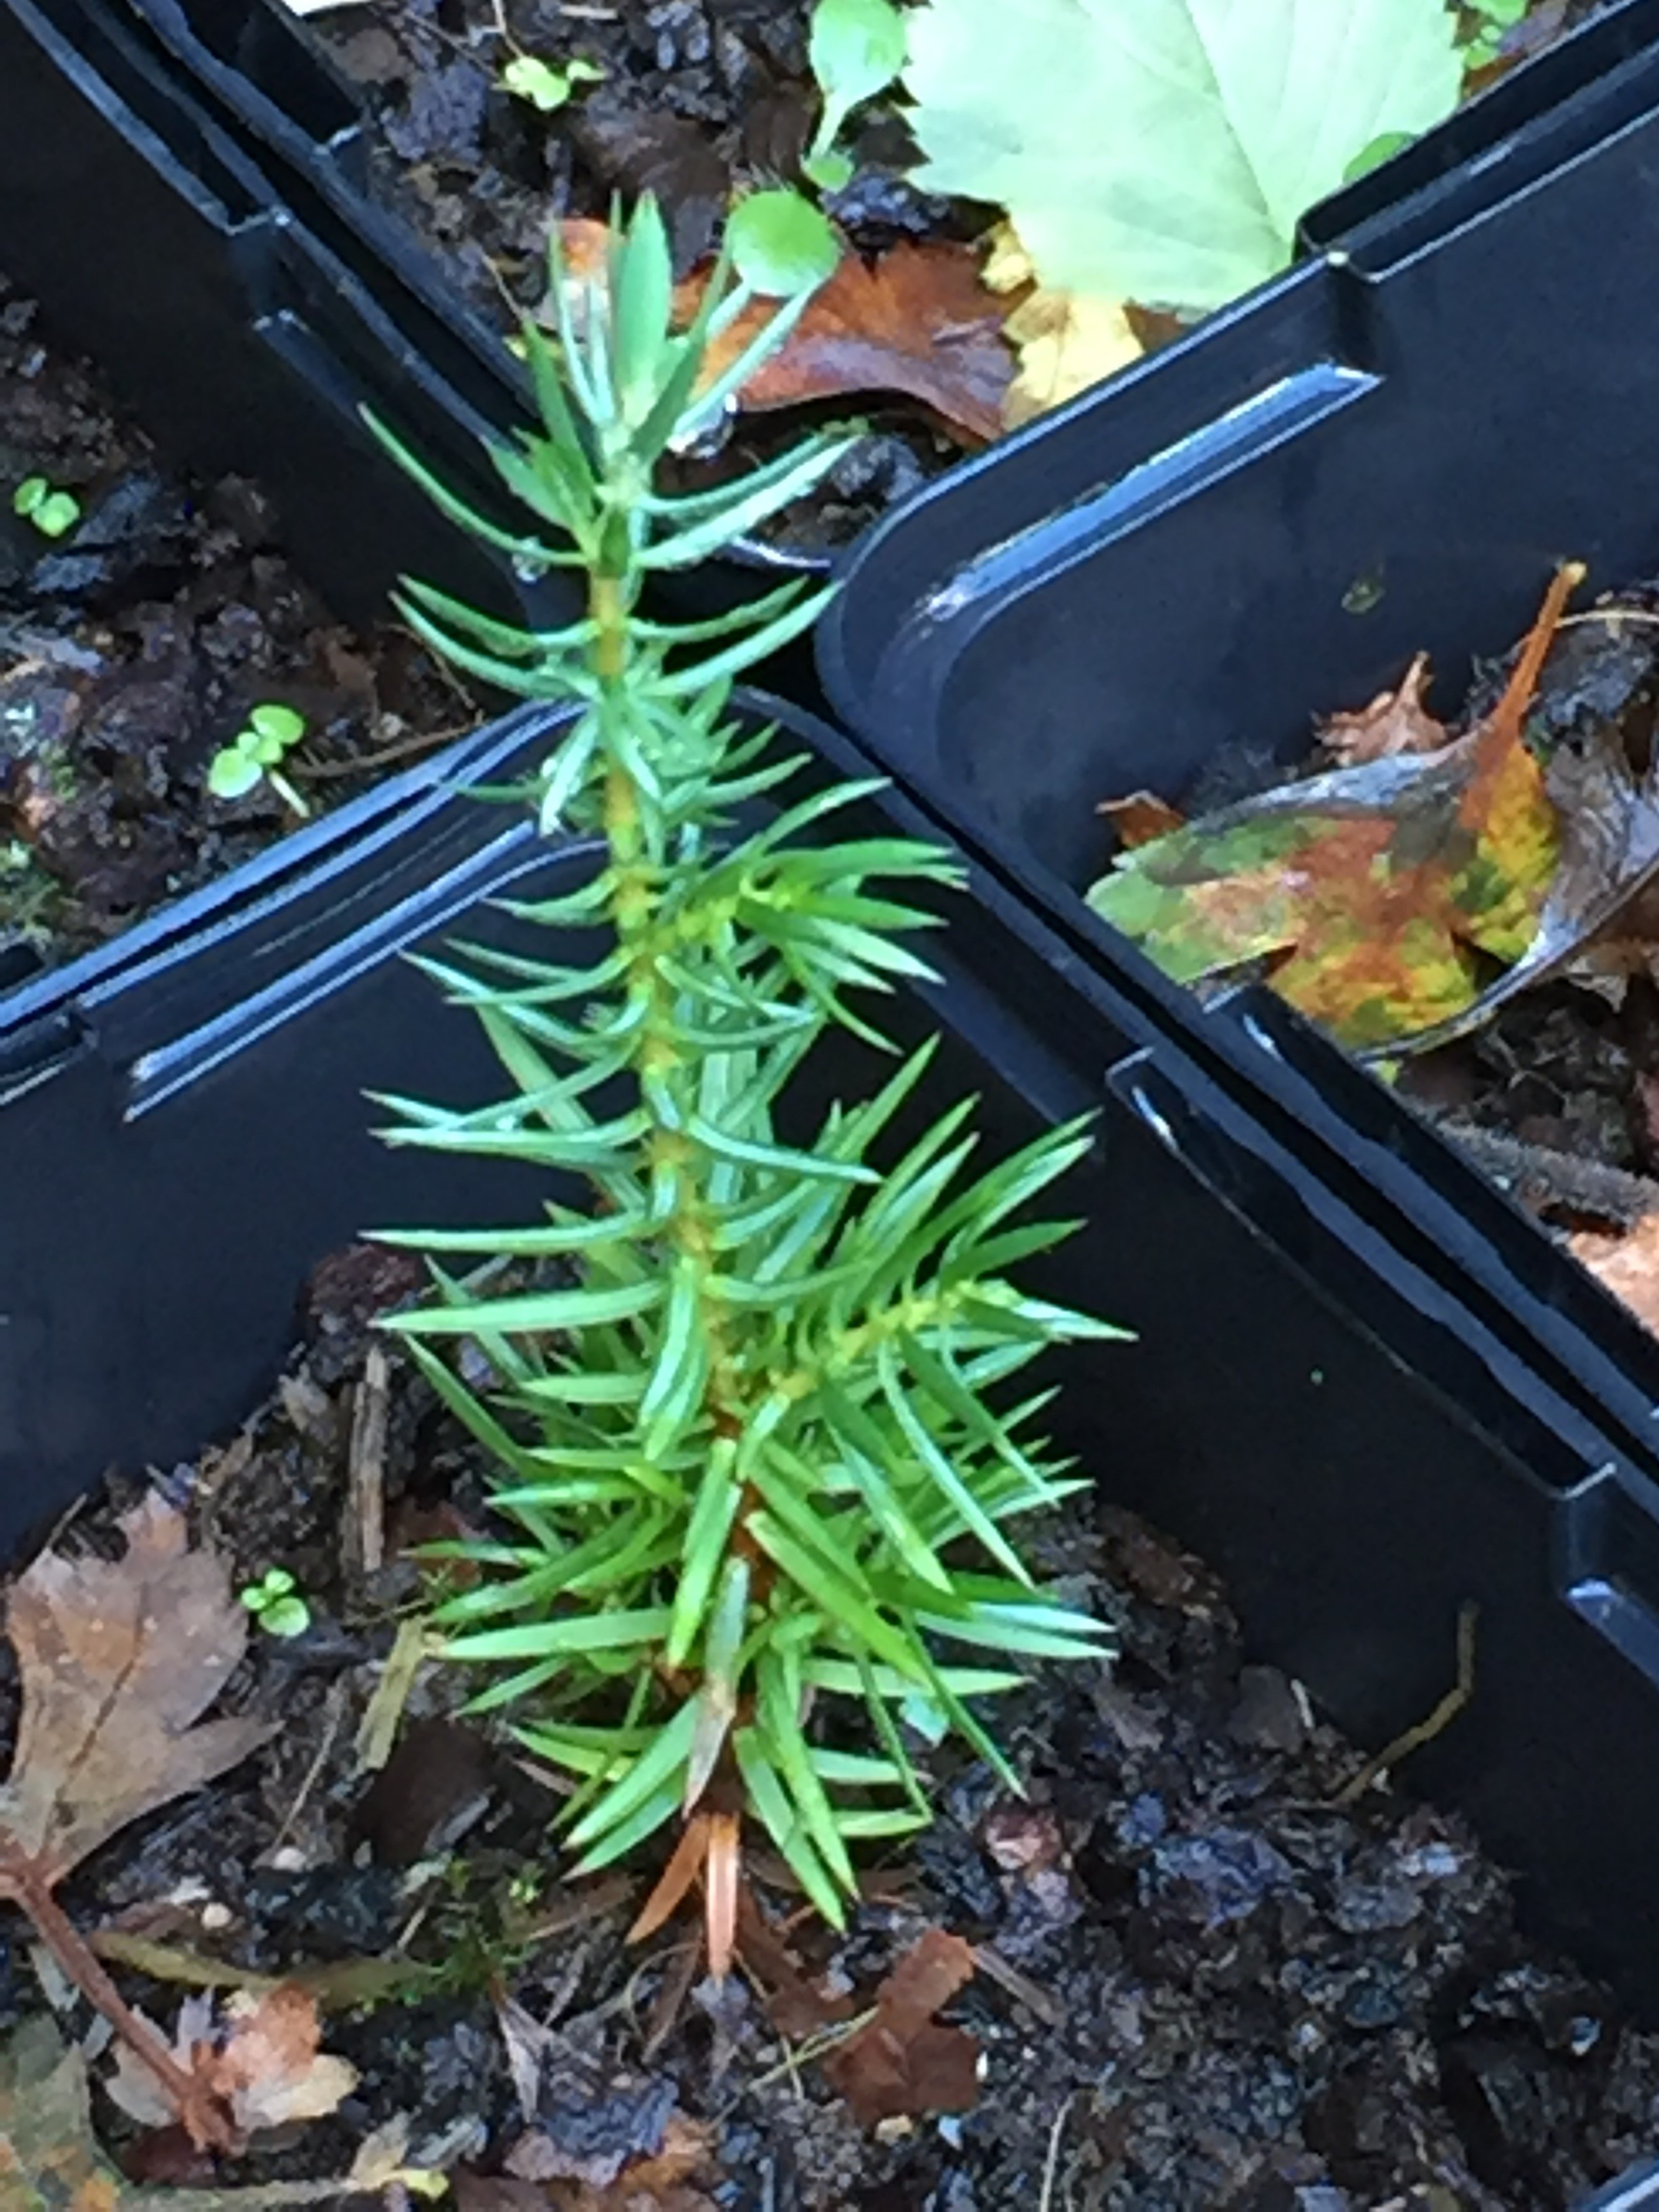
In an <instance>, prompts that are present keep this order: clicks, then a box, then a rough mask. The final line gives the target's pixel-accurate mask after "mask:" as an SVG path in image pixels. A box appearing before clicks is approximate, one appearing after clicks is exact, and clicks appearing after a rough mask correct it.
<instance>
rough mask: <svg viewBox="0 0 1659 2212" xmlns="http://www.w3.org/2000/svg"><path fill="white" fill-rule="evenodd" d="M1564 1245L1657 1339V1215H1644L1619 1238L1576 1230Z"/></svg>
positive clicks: (1658, 1284)
mask: <svg viewBox="0 0 1659 2212" xmlns="http://www.w3.org/2000/svg"><path fill="white" fill-rule="evenodd" d="M1567 1243H1568V1244H1569V1245H1570V1246H1571V1249H1572V1253H1573V1256H1574V1258H1575V1259H1577V1260H1579V1261H1582V1262H1583V1265H1584V1266H1585V1267H1588V1268H1589V1271H1590V1273H1591V1274H1593V1275H1595V1276H1597V1277H1598V1278H1599V1279H1600V1280H1601V1284H1602V1286H1603V1287H1604V1288H1605V1289H1607V1290H1608V1291H1612V1293H1613V1297H1616V1298H1617V1299H1619V1301H1620V1304H1623V1305H1626V1306H1628V1307H1629V1309H1630V1310H1631V1312H1632V1313H1633V1314H1634V1315H1635V1316H1636V1318H1637V1320H1638V1321H1639V1322H1641V1323H1642V1326H1643V1327H1644V1328H1647V1329H1650V1330H1651V1331H1652V1333H1653V1334H1654V1335H1656V1336H1659V1213H1649V1214H1644V1216H1643V1218H1641V1220H1639V1221H1638V1222H1637V1223H1636V1225H1634V1227H1633V1228H1632V1229H1630V1230H1629V1231H1626V1234H1625V1235H1623V1236H1619V1237H1614V1236H1609V1235H1607V1234H1605V1233H1604V1232H1603V1231H1601V1230H1597V1229H1580V1230H1578V1231H1575V1233H1574V1234H1573V1235H1572V1236H1571V1237H1569V1238H1568V1239H1567Z"/></svg>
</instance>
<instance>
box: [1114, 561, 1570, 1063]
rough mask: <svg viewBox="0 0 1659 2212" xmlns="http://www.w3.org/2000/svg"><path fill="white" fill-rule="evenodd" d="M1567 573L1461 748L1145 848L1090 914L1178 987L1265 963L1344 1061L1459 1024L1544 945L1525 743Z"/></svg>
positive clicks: (1543, 813)
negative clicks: (1488, 986) (1497, 977)
mask: <svg viewBox="0 0 1659 2212" xmlns="http://www.w3.org/2000/svg"><path fill="white" fill-rule="evenodd" d="M1581 573H1582V572H1581V571H1579V570H1577V568H1564V569H1563V570H1562V571H1561V572H1560V574H1559V575H1558V577H1557V578H1556V580H1555V582H1554V583H1553V586H1552V587H1551V590H1550V593H1549V596H1548V599H1547V601H1546V604H1545V607H1544V611H1543V612H1542V614H1541V617H1540V618H1539V621H1538V623H1537V624H1536V625H1535V626H1534V630H1533V632H1532V634H1531V636H1530V637H1529V638H1528V642H1527V645H1526V647H1525V648H1524V649H1523V651H1522V655H1521V658H1520V659H1519V661H1518V662H1517V665H1516V671H1515V674H1514V676H1513V677H1512V678H1511V679H1510V684H1509V686H1508V688H1507V689H1506V690H1505V692H1504V696H1503V698H1502V699H1501V700H1500V701H1499V702H1498V706H1497V707H1496V708H1494V709H1493V711H1492V714H1489V715H1488V716H1487V717H1486V719H1485V720H1483V721H1481V722H1480V724H1479V725H1478V726H1476V727H1475V728H1474V729H1473V730H1471V731H1469V732H1468V734H1467V735H1465V736H1464V737H1462V738H1458V739H1456V740H1455V742H1454V743H1452V744H1448V745H1445V746H1443V747H1442V748H1441V749H1440V750H1438V751H1436V752H1432V753H1428V754H1425V755H1421V756H1419V757H1413V758H1400V757H1396V758H1391V759H1388V760H1382V761H1373V762H1369V763H1365V764H1364V766H1362V767H1358V768H1355V769H1344V770H1340V771H1338V772H1336V773H1334V774H1332V775H1324V776H1320V777H1317V778H1316V779H1314V780H1313V781H1310V782H1308V783H1305V784H1303V785H1300V786H1297V785H1291V786H1288V787H1283V788H1280V789H1279V790H1277V791H1273V792H1270V793H1267V794H1266V795H1265V796H1264V797H1263V798H1261V799H1255V800H1250V801H1247V802H1246V803H1245V804H1243V805H1240V806H1236V807H1231V808H1229V809H1227V810H1225V811H1224V812H1222V813H1219V814H1217V815H1212V816H1210V817H1206V818H1202V819H1200V820H1198V821H1194V822H1191V823H1184V824H1183V825H1182V827H1181V828H1179V829H1173V830H1170V831H1169V832H1168V833H1166V834H1165V835H1164V836H1158V837H1154V838H1152V840H1151V841H1150V842H1146V843H1144V844H1140V845H1138V846H1136V847H1135V848H1134V849H1133V851H1130V852H1128V853H1126V854H1123V855H1122V856H1121V859H1120V860H1119V861H1118V863H1117V865H1116V866H1115V869H1114V870H1113V872H1112V873H1111V874H1109V876H1107V877H1105V878H1103V879H1102V881H1100V882H1099V883H1097V884H1095V886H1094V887H1093V889H1092V890H1091V891H1090V893H1089V902H1090V904H1091V906H1092V907H1093V908H1094V909H1095V911H1096V912H1097V914H1099V915H1102V916H1103V918H1104V919H1105V920H1106V921H1109V922H1111V923H1112V924H1113V925H1114V926H1115V927H1116V928H1118V929H1121V931H1122V932H1123V933H1124V934H1125V935H1126V936H1127V937H1131V938H1133V939H1134V940H1135V941H1136V942H1137V943H1138V944H1139V945H1141V946H1142V947H1143V948H1144V949H1145V950H1146V952H1147V953H1149V954H1150V955H1151V957H1152V958H1153V959H1154V960H1155V961H1157V963H1158V965H1159V967H1161V968H1162V969H1164V971H1165V973H1166V974H1168V975H1172V976H1174V977H1175V978H1176V980H1177V981H1181V982H1185V983H1195V982H1199V981H1202V980H1203V979H1204V978H1206V976H1212V975H1221V974H1224V973H1225V972H1227V971H1229V970H1231V969H1243V968H1247V967H1249V966H1250V965H1251V964H1252V963H1258V962H1260V963H1266V966H1267V977H1268V980H1269V981H1271V983H1272V984H1273V987H1274V989H1275V990H1277V991H1278V992H1279V994H1281V996H1282V997H1284V998H1285V999H1287V1000H1289V1001H1290V1003H1291V1005H1292V1006H1297V1007H1299V1008H1300V1009H1301V1011H1302V1012H1304V1013H1306V1014H1308V1015H1310V1016H1311V1017H1312V1018H1314V1019H1315V1020H1316V1021H1318V1022H1320V1023H1321V1024H1322V1025H1323V1026H1324V1027H1326V1028H1327V1029H1328V1030H1330V1031H1331V1033H1332V1034H1333V1035H1334V1036H1336V1037H1337V1038H1339V1039H1340V1042H1343V1043H1344V1044H1346V1045H1349V1046H1352V1047H1355V1048H1366V1047H1375V1046H1377V1045H1383V1044H1387V1043H1390V1042H1394V1041H1395V1040H1398V1039H1403V1038H1406V1037H1408V1036H1411V1035H1412V1034H1413V1032H1415V1031H1418V1030H1425V1029H1428V1028H1430V1027H1431V1026H1433V1025H1434V1024H1438V1023H1441V1022H1443V1021H1446V1020H1448V1019H1449V1018H1453V1017H1455V1015H1457V1014H1459V1013H1461V1012H1462V1011H1463V1010H1464V1009H1465V1008H1467V1007H1468V1006H1470V1005H1471V1004H1473V1002H1474V1000H1475V999H1476V998H1477V997H1478V996H1479V995H1480V991H1481V989H1482V986H1483V982H1484V981H1485V980H1486V977H1487V976H1488V975H1490V973H1491V971H1492V966H1493V964H1494V963H1496V964H1498V966H1501V967H1509V966H1510V965H1512V964H1513V963H1516V962H1517V961H1520V960H1522V958H1523V957H1525V955H1526V953H1527V951H1528V948H1529V947H1530V946H1531V945H1532V944H1533V942H1534V939H1535V938H1536V937H1537V935H1538V933H1539V930H1540V927H1541V922H1542V921H1543V917H1544V914H1545V909H1546V906H1547V902H1548V899H1549V896H1550V893H1551V890H1552V887H1553V884H1554V882H1555V879H1556V875H1557V871H1558V868H1559V863H1560V859H1561V852H1562V824H1561V822H1560V818H1559V813H1558V810H1557V808H1556V806H1555V805H1554V803H1553V800H1552V799H1551V797H1550V795H1549V793H1548V791H1547V787H1546V778H1545V775H1544V771H1543V769H1541V766H1540V765H1539V763H1538V762H1537V760H1536V759H1535V758H1534V756H1533V754H1532V752H1531V750H1529V749H1528V744H1527V742H1526V738H1525V734H1524V726H1523V725H1524V720H1525V714H1526V710H1527V708H1528V704H1529V702H1530V700H1531V698H1532V696H1533V692H1534V689H1535V687H1536V684H1537V678H1538V672H1539V669H1540V667H1541V664H1542V661H1543V658H1544V654H1545V653H1546V652H1547V649H1548V646H1549V642H1550V640H1551V638H1552V636H1553V634H1554V629H1555V625H1556V623H1557V621H1558V619H1559V614H1560V611H1561V607H1562V605H1563V604H1564V602H1565V598H1566V596H1567V593H1568V592H1570V591H1571V588H1572V586H1573V584H1574V583H1575V582H1576V581H1577V579H1578V576H1579V574H1581Z"/></svg>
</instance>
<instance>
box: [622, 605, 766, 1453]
mask: <svg viewBox="0 0 1659 2212" xmlns="http://www.w3.org/2000/svg"><path fill="white" fill-rule="evenodd" d="M588 611H589V613H590V615H591V616H592V621H593V625H594V632H595V635H594V639H593V643H592V647H591V659H590V665H591V666H592V671H593V673H594V675H595V676H596V677H597V678H599V687H600V695H599V714H600V717H601V723H602V726H603V728H604V730H605V739H606V742H605V757H606V762H607V766H606V771H605V792H604V801H603V819H604V825H605V842H606V845H607V847H608V848H609V851H610V858H611V879H612V885H613V888H612V893H611V922H612V927H614V929H615V931H616V933H617V945H618V946H619V948H620V950H621V951H622V953H623V957H624V959H625V961H626V963H627V965H626V981H625V983H624V989H625V992H626V994H627V996H628V998H629V1000H630V1001H632V1002H634V1003H635V1004H638V1005H641V1006H643V1009H644V1015H643V1019H642V1021H641V1027H640V1030H639V1032H638V1036H639V1044H638V1048H637V1053H636V1060H635V1064H636V1067H637V1070H638V1073H639V1079H640V1100H641V1105H642V1106H643V1107H644V1109H645V1110H646V1111H647V1113H648V1114H649V1115H651V1118H652V1121H653V1125H654V1126H653V1128H652V1130H651V1132H650V1133H649V1135H648V1136H647V1137H646V1139H644V1154H645V1164H646V1173H647V1183H648V1187H649V1188H651V1190H652V1191H653V1193H654V1192H656V1191H657V1190H659V1189H660V1188H663V1187H664V1185H665V1183H666V1184H667V1185H668V1187H669V1188H671V1191H672V1193H673V1205H672V1207H671V1210H670V1211H669V1212H668V1213H667V1215H666V1217H665V1219H664V1221H663V1223H662V1235H663V1238H664V1241H665V1243H666V1244H667V1245H668V1246H669V1247H670V1248H671V1250H672V1252H673V1254H674V1255H675V1257H676V1258H677V1259H678V1260H679V1261H682V1262H683V1263H684V1264H685V1265H687V1266H689V1267H690V1268H692V1269H693V1270H694V1271H695V1273H696V1279H697V1283H698V1286H699V1291H698V1302H697V1303H698V1328H699V1331H700V1333H701V1335H702V1343H703V1352H704V1359H705V1372H706V1375H707V1377H708V1379H707V1382H706V1383H705V1386H704V1395H705V1400H706V1402H707V1405H708V1413H709V1419H710V1421H711V1423H712V1425H713V1426H714V1430H715V1431H716V1433H717V1434H720V1435H724V1436H730V1437H736V1436H738V1435H741V1433H742V1431H743V1423H744V1404H743V1401H744V1395H745V1394H744V1389H743V1385H742V1380H741V1377H740V1375H739V1372H738V1366H737V1364H736V1362H735V1360H734V1359H733V1358H732V1350H731V1346H730V1343H729V1341H728V1337H727V1332H726V1317H725V1315H724V1313H723V1311H722V1310H721V1308H720V1304H719V1302H718V1301H717V1300H716V1299H714V1298H713V1297H710V1296H709V1295H708V1290H707V1287H706V1285H707V1281H708V1275H709V1273H710V1272H711V1270H712V1268H713V1265H714V1237H713V1231H712V1227H711V1225H710V1222H709V1218H708V1196H707V1192H706V1189H705V1187H704V1182H705V1175H706V1163H705V1160H704V1156H703V1154H702V1149H701V1147H700V1146H697V1145H696V1143H694V1142H693V1141H692V1140H691V1139H690V1138H689V1137H688V1136H687V1135H686V1134H685V1133H684V1127H681V1126H678V1125H679V1124H680V1123H681V1122H682V1121H683V1119H684V1117H683V1115H679V1114H678V1113H672V1114H670V1113H665V1112H664V1110H663V1104H664V1101H665V1098H667V1097H671V1095H672V1093H673V1092H674V1091H676V1089H677V1088H678V1087H679V1085H680V1083H681V1079H682V1078H683V1075H684V1054H683V1052H682V1050H681V1048H680V1046H679V1045H678V1042H676V1040H675V1036H674V1012H675V1009H674V1004H673V990H672V987H671V985H670V984H669V983H668V982H666V981H665V979H664V977H663V975H662V972H661V969H660V966H659V958H658V956H659V951H660V950H661V937H660V932H659V922H660V918H661V912H662V900H661V895H660V893H659V890H658V888H657V879H658V874H659V871H658V869H657V867H656V866H655V865H654V863H653V856H652V855H650V854H648V853H647V851H646V850H645V841H644V837H643V834H642V830H641V809H640V793H639V791H638V789H637V788H636V786H635V778H634V775H633V772H632V770H631V769H629V768H628V766H627V765H626V764H625V762H624V760H623V758H622V757H619V750H618V748H617V745H616V744H615V743H614V742H613V741H612V732H615V731H617V729H619V728H620V727H622V726H624V725H625V724H626V723H627V721H628V720H629V719H630V718H631V717H632V715H633V714H634V712H635V699H636V697H637V691H636V690H635V687H634V685H633V684H632V682H631V678H632V676H633V664H634V657H635V640H634V635H633V630H632V626H631V623H630V620H629V597H628V593H627V591H626V588H625V586H624V585H623V581H622V580H621V579H620V578H618V577H615V576H611V575H604V574H596V575H595V576H594V577H593V578H592V582H591V585H590V587H589V599H588ZM639 734H640V735H641V736H645V735H646V734H647V733H645V732H641V733H639Z"/></svg>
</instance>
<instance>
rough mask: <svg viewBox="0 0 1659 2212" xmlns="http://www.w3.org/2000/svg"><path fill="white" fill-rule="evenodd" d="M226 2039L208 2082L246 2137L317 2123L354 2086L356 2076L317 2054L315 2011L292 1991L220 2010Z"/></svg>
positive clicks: (238, 2000)
mask: <svg viewBox="0 0 1659 2212" xmlns="http://www.w3.org/2000/svg"><path fill="white" fill-rule="evenodd" d="M225 2010H226V2014H227V2016H228V2020H229V2022H230V2031H229V2033H228V2035H227V2036H226V2038H225V2040H224V2044H223V2045H222V2048H221V2049H220V2050H219V2051H217V2052H216V2054H215V2055H214V2057H213V2058H212V2059H211V2060H210V2062H209V2064H208V2069H207V2071H208V2075H209V2078H210V2081H212V2083H213V2086H214V2087H215V2089H216V2091H217V2092H218V2093H219V2094H220V2095H221V2096H222V2097H223V2098H225V2099H226V2100H227V2101H228V2104H229V2106H230V2109H231V2111H232V2112H233V2113H234V2115H235V2118H236V2124H237V2125H238V2126H239V2127H240V2128H241V2129H242V2130H243V2131H244V2133H245V2134H247V2135H257V2134H258V2132H259V2130H261V2129H262V2128H280V2127H286V2126H288V2125H289V2124H290V2123H291V2122H293V2121H295V2120H320V2119H322V2118H325V2116H326V2115H327V2114H328V2113H330V2112H337V2111H338V2109H339V2107H340V2106H341V2104H342V2102H343V2100H345V2099H346V2098H347V2097H349V2095H350V2094H351V2092H352V2091H353V2090H354V2089H355V2088H356V2086H357V2069H356V2067H355V2066H352V2065H350V2064H349V2063H348V2062H347V2061H346V2060H345V2059H343V2058H336V2057H331V2056H330V2055H329V2054H328V2053H327V2052H325V2051H323V2050H322V2048H321V2044H322V2029H321V2027H319V2024H318V2020H317V2007H316V2004H315V2003H314V2002H313V2000H312V1998H310V1997H309V1996H307V1994H306V1992H305V1991H304V1990H298V1989H295V1987H294V1986H293V1985H292V1984H284V1985H283V1988H281V1989H277V1990H267V1991H266V1992H265V1993H264V1995H263V1996H257V1997H248V1996H234V1997H232V1998H230V1999H229V2001H228V2003H227V2005H226V2007H225Z"/></svg>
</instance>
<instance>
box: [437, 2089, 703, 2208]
mask: <svg viewBox="0 0 1659 2212" xmlns="http://www.w3.org/2000/svg"><path fill="white" fill-rule="evenodd" d="M709 2136H710V2130H708V2127H707V2126H706V2125H705V2124H703V2123H702V2121H700V2120H691V2119H688V2118H686V2116H685V2114H684V2112H671V2113H670V2114H669V2116H668V2124H667V2125H666V2127H665V2129H664V2130H663V2136H662V2141H661V2142H660V2144H659V2146H658V2148H657V2149H656V2150H655V2151H654V2152H653V2154H651V2155H649V2156H648V2157H643V2158H635V2159H631V2160H629V2162H628V2164H627V2165H626V2166H623V2169H622V2171H621V2172H619V2173H618V2174H617V2177H616V2179H614V2180H613V2181H608V2182H604V2183H600V2182H593V2181H579V2180H572V2179H568V2178H563V2177H556V2176H554V2177H546V2178H543V2179H535V2180H532V2179H527V2178H526V2176H524V2175H523V2174H519V2175H514V2174H512V2173H508V2174H507V2175H506V2176H504V2177H503V2178H502V2179H501V2180H492V2179H485V2178H483V2177H482V2176H478V2175H472V2174H467V2175H462V2174H457V2175H456V2176H455V2177H454V2179H455V2184H456V2195H457V2197H458V2199H459V2206H460V2212H529V2208H530V2207H531V2206H532V2205H542V2206H544V2207H546V2208H547V2212H715V2206H714V2199H713V2198H712V2197H708V2196H707V2195H706V2194H705V2193H704V2191H703V2190H702V2188H701V2187H700V2186H699V2184H700V2183H702V2182H713V2180H714V2178H715V2177H714V2172H713V2169H712V2167H711V2166H710V2161H709ZM512 2164H513V2160H511V2159H509V2160H508V2165H509V2166H512Z"/></svg>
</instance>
